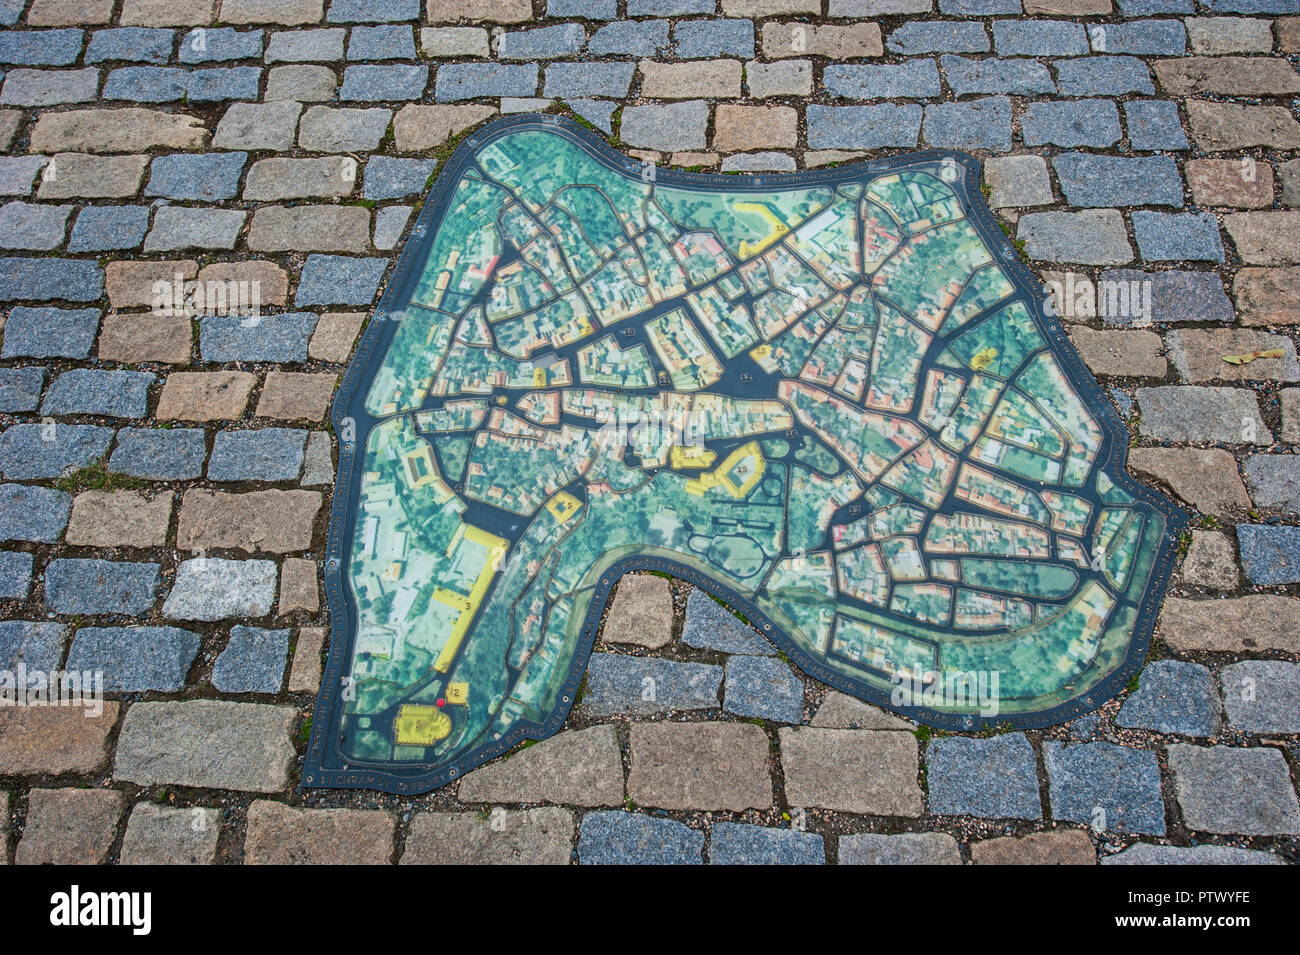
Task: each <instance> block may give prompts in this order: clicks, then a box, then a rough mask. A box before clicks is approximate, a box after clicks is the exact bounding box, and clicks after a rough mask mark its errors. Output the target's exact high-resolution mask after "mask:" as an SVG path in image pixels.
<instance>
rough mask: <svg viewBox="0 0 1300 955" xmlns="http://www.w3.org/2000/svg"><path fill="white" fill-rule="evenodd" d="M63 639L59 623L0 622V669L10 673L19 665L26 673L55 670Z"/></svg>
mask: <svg viewBox="0 0 1300 955" xmlns="http://www.w3.org/2000/svg"><path fill="white" fill-rule="evenodd" d="M67 638H68V628H67V627H66V626H64V625H63V624H61V623H43V622H42V623H34V622H31V621H27V620H0V669H4V670H9V671H10V672H12V671H14V670H17V669H18V665H19V664H20V663H21V664H23V665H24V666H26V667H27V669H28V670H42V671H45V672H49V671H50V670H54V669H57V668H58V665H59V661H60V660H61V659H62V658H63V646H64V644H65V642H66V641H67Z"/></svg>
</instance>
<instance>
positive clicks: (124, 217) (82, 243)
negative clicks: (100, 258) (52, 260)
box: [68, 206, 149, 252]
mask: <svg viewBox="0 0 1300 955" xmlns="http://www.w3.org/2000/svg"><path fill="white" fill-rule="evenodd" d="M148 230H149V207H148V206H86V207H85V208H84V209H82V210H81V211H80V212H79V213H77V221H76V222H75V223H74V224H73V226H72V235H71V236H70V237H69V238H68V251H69V252H111V251H118V250H121V249H138V248H139V247H140V243H141V242H143V241H144V234H145V233H146V232H147V231H148Z"/></svg>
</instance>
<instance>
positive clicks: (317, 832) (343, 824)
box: [244, 799, 397, 865]
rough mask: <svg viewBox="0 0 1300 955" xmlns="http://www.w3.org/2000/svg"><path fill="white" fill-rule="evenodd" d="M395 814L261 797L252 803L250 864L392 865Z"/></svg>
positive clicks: (246, 858)
mask: <svg viewBox="0 0 1300 955" xmlns="http://www.w3.org/2000/svg"><path fill="white" fill-rule="evenodd" d="M396 829H397V823H396V820H395V819H394V818H393V816H392V814H390V813H388V812H384V811H381V810H374V809H296V808H293V807H290V806H285V805H282V804H281V803H278V802H270V801H269V800H265V799H258V800H256V801H254V803H253V804H252V805H251V806H249V807H248V829H247V832H246V833H245V835H244V864H245V865H387V864H389V863H390V862H392V861H393V860H392V856H393V851H394V841H395V833H396Z"/></svg>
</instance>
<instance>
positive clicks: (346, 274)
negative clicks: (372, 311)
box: [294, 255, 388, 308]
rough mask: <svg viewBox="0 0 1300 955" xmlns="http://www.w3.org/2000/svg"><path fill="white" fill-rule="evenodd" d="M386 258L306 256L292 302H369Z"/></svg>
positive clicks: (346, 303)
mask: <svg viewBox="0 0 1300 955" xmlns="http://www.w3.org/2000/svg"><path fill="white" fill-rule="evenodd" d="M387 266H388V261H387V260H386V259H359V258H352V257H350V256H343V255H309V256H308V257H307V263H306V264H305V265H304V266H303V269H302V277H301V278H300V279H299V280H298V291H297V293H296V295H295V297H294V304H295V305H296V306H297V307H298V308H303V307H306V306H311V305H369V304H370V303H371V302H373V301H374V299H375V292H376V291H378V289H379V281H380V279H382V278H383V276H384V269H385V268H387Z"/></svg>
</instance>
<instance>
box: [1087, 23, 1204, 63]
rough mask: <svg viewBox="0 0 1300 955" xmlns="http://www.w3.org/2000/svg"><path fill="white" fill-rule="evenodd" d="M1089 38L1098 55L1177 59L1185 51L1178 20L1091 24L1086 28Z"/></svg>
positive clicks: (1181, 25) (1184, 41)
mask: <svg viewBox="0 0 1300 955" xmlns="http://www.w3.org/2000/svg"><path fill="white" fill-rule="evenodd" d="M1088 38H1089V39H1090V40H1091V41H1092V48H1093V49H1094V50H1095V51H1096V52H1098V53H1135V54H1137V55H1138V56H1177V55H1179V54H1180V53H1183V52H1184V51H1185V50H1186V49H1187V30H1186V28H1185V27H1184V26H1183V23H1182V21H1181V20H1138V21H1135V22H1130V23H1094V24H1090V25H1089V26H1088Z"/></svg>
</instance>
